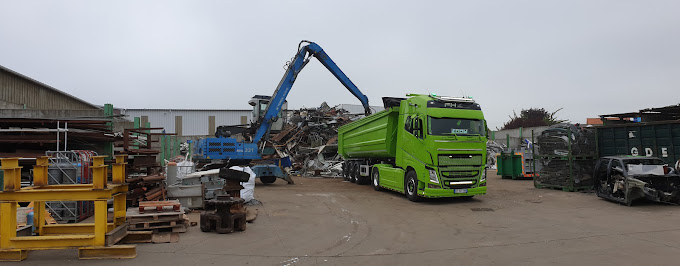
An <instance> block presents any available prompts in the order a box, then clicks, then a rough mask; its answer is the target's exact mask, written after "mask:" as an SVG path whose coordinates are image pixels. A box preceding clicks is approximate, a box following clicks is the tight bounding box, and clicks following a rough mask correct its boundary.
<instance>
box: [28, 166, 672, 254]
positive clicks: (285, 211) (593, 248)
mask: <svg viewBox="0 0 680 266" xmlns="http://www.w3.org/2000/svg"><path fill="white" fill-rule="evenodd" d="M295 183H296V184H295V185H286V184H285V182H283V181H281V180H278V181H277V182H276V183H275V184H272V185H263V184H261V183H259V181H258V184H257V186H256V189H255V196H256V198H257V199H258V200H260V201H262V202H263V205H261V206H255V207H254V208H257V209H259V215H258V218H257V220H256V221H255V222H254V223H251V224H248V229H247V230H246V231H245V232H238V233H233V234H227V235H220V234H216V233H203V232H201V231H200V229H199V227H198V226H196V227H191V228H189V232H187V233H184V234H180V241H179V242H178V243H171V244H142V245H138V246H137V258H135V259H132V260H122V261H117V260H97V261H77V258H76V256H77V255H76V252H75V251H35V252H31V253H30V254H29V258H28V259H27V260H26V261H24V262H22V263H23V264H26V265H29V264H30V265H47V264H62V265H65V264H72V263H74V262H77V263H79V264H81V263H82V264H93V265H99V264H102V265H104V264H106V265H108V264H118V263H125V264H128V265H144V264H146V265H212V264H215V265H226V264H230V265H404V264H415V265H550V264H558V265H560V264H561V265H573V264H581V265H635V264H639V265H643V264H644V265H662V264H665V265H674V264H675V263H677V261H679V260H680V241H679V240H680V211H679V209H678V208H679V207H678V206H672V205H665V204H657V203H638V204H637V205H633V207H626V206H623V205H619V204H616V203H612V202H608V201H605V200H601V199H599V198H597V197H596V196H595V195H594V194H592V193H579V192H576V193H570V192H562V191H557V190H546V189H536V188H534V187H533V183H532V181H530V180H504V179H501V178H500V177H498V176H496V175H493V174H492V175H490V177H489V180H488V186H489V190H488V194H487V195H483V196H476V197H475V198H473V199H467V200H466V199H437V200H426V201H424V202H419V203H414V202H410V201H408V200H406V198H405V197H404V196H403V195H400V194H397V193H394V192H376V191H373V189H372V188H371V187H370V186H368V185H364V186H359V185H355V184H352V183H349V182H343V181H342V180H341V179H333V178H325V179H315V178H303V177H297V178H295ZM249 208H253V207H249ZM472 208H490V209H491V210H486V211H473V210H472ZM190 218H191V219H192V220H193V221H198V215H196V214H192V215H191V217H190Z"/></svg>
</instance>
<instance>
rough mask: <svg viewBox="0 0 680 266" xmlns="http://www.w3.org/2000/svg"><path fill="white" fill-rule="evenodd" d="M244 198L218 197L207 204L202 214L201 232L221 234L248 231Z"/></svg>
mask: <svg viewBox="0 0 680 266" xmlns="http://www.w3.org/2000/svg"><path fill="white" fill-rule="evenodd" d="M244 202H245V201H244V200H243V199H242V198H234V197H229V196H218V197H217V198H216V199H212V200H209V201H206V202H205V211H203V212H202V213H201V231H203V232H210V231H212V230H215V231H216V232H217V233H220V234H227V233H231V232H234V231H235V230H236V231H245V230H246V214H245V208H244V207H243V203H244Z"/></svg>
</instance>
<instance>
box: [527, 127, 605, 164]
mask: <svg viewBox="0 0 680 266" xmlns="http://www.w3.org/2000/svg"><path fill="white" fill-rule="evenodd" d="M537 140H538V145H539V150H538V153H539V154H540V155H545V156H580V157H586V156H595V145H596V143H595V130H594V129H593V128H579V127H577V125H573V124H566V123H562V124H557V125H553V126H550V128H548V129H546V130H544V131H543V132H541V135H539V136H538V138H537ZM570 151H571V153H570Z"/></svg>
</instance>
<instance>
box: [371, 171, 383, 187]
mask: <svg viewBox="0 0 680 266" xmlns="http://www.w3.org/2000/svg"><path fill="white" fill-rule="evenodd" d="M371 186H372V187H373V190H375V191H381V190H382V188H381V187H380V171H378V168H373V171H372V172H371Z"/></svg>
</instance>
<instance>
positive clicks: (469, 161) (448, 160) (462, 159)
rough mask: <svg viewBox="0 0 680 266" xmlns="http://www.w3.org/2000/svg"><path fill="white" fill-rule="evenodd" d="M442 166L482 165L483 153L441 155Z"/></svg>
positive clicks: (440, 162)
mask: <svg viewBox="0 0 680 266" xmlns="http://www.w3.org/2000/svg"><path fill="white" fill-rule="evenodd" d="M439 165H440V166H458V165H460V166H463V165H464V166H480V165H482V155H481V154H449V155H439Z"/></svg>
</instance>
